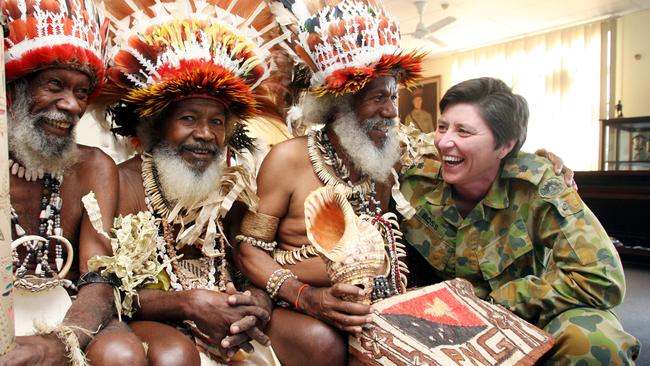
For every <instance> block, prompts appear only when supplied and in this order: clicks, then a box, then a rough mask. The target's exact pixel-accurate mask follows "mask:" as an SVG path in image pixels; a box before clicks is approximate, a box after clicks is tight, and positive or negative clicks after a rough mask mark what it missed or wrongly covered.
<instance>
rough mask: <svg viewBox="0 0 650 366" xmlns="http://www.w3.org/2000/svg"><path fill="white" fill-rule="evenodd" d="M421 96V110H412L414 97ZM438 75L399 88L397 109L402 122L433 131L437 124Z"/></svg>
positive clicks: (423, 130)
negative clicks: (407, 86) (412, 85)
mask: <svg viewBox="0 0 650 366" xmlns="http://www.w3.org/2000/svg"><path fill="white" fill-rule="evenodd" d="M418 96H419V97H421V98H422V103H421V110H422V111H424V112H426V113H422V112H414V109H415V107H414V104H413V103H414V99H415V98H416V97H418ZM440 97H441V95H440V75H438V76H434V77H430V78H427V79H424V80H422V81H421V82H420V83H418V84H417V85H416V86H414V87H412V88H410V89H407V88H405V87H402V88H400V90H399V98H398V99H399V102H398V110H399V117H400V121H401V122H402V123H403V124H409V123H413V124H414V125H415V126H416V127H417V128H419V129H420V130H421V131H422V132H427V133H428V132H433V131H435V130H436V128H437V125H438V117H439V111H438V102H439V100H440Z"/></svg>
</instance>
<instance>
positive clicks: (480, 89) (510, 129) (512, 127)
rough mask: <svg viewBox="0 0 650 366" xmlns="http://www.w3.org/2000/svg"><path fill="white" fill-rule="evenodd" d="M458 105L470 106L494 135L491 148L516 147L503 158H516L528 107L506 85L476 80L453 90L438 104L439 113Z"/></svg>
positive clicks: (523, 131)
mask: <svg viewBox="0 0 650 366" xmlns="http://www.w3.org/2000/svg"><path fill="white" fill-rule="evenodd" d="M458 103H468V104H473V105H475V106H476V107H477V108H478V111H479V113H480V114H481V117H483V119H484V120H485V121H486V122H487V124H488V126H489V127H490V130H491V131H492V134H493V135H494V145H495V146H494V148H495V149H498V148H500V147H501V146H503V145H505V144H506V143H508V142H509V141H512V140H515V141H516V144H515V146H514V147H513V148H512V151H510V153H509V154H508V155H506V158H508V157H511V156H513V155H515V154H516V153H517V152H519V149H521V146H522V145H523V144H524V142H525V141H526V133H527V129H528V103H527V102H526V99H524V97H522V96H521V95H517V94H514V93H513V92H512V89H510V87H509V86H508V85H506V83H504V82H503V81H501V80H499V79H495V78H487V77H485V78H478V79H471V80H467V81H463V82H461V83H459V84H456V85H454V86H452V87H451V88H450V89H449V90H448V91H447V92H446V93H445V95H444V96H443V97H442V99H441V100H440V112H441V113H442V112H444V111H445V109H446V108H447V107H450V106H452V105H454V104H458Z"/></svg>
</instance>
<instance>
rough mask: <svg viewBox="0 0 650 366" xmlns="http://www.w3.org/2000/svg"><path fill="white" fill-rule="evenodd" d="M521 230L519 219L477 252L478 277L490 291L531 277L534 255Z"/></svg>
mask: <svg viewBox="0 0 650 366" xmlns="http://www.w3.org/2000/svg"><path fill="white" fill-rule="evenodd" d="M525 228H526V226H525V223H524V222H523V220H521V219H520V220H518V221H517V222H515V223H513V224H511V225H510V226H509V227H508V230H507V231H506V232H505V233H503V234H502V235H499V236H498V237H497V238H495V239H494V240H492V241H490V242H489V243H488V244H487V245H485V246H484V247H483V248H482V249H481V250H480V252H479V266H480V267H481V273H482V274H483V278H484V279H485V280H487V281H489V282H490V287H492V289H495V288H498V287H500V286H501V285H503V284H504V283H507V282H510V281H512V280H514V279H517V278H521V277H523V276H527V275H530V274H533V273H534V269H535V267H536V263H535V253H534V251H533V243H532V241H531V240H530V237H529V236H528V232H527V231H526V230H525Z"/></svg>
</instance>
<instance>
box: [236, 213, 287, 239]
mask: <svg viewBox="0 0 650 366" xmlns="http://www.w3.org/2000/svg"><path fill="white" fill-rule="evenodd" d="M279 223H280V219H279V218H277V217H275V216H271V215H266V214H263V213H259V212H252V211H248V212H246V215H244V218H243V219H242V222H241V234H242V235H243V236H246V237H251V238H254V239H256V240H261V241H263V242H272V241H273V239H275V234H276V232H277V230H278V224H279Z"/></svg>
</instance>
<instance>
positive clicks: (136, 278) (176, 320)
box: [91, 0, 281, 365]
mask: <svg viewBox="0 0 650 366" xmlns="http://www.w3.org/2000/svg"><path fill="white" fill-rule="evenodd" d="M140 3H141V4H140V5H143V4H147V3H149V5H151V7H149V8H145V7H142V8H141V11H140V10H139V9H131V10H130V11H131V12H132V13H133V14H132V15H130V16H127V17H125V18H124V19H122V20H119V21H118V24H120V29H118V31H117V42H118V47H117V49H118V50H117V52H116V54H115V56H114V57H113V59H112V64H111V67H109V69H108V76H109V82H108V84H107V86H106V92H105V93H104V97H105V98H111V97H115V100H116V101H115V102H114V103H112V105H111V107H110V108H109V114H110V115H111V116H112V119H113V123H114V126H115V128H114V131H115V132H116V133H118V134H121V135H124V136H128V137H130V138H132V139H133V141H134V142H136V145H137V146H138V147H139V150H140V151H141V154H138V155H136V156H135V157H134V158H132V159H130V160H127V161H126V162H124V163H122V164H120V165H119V176H120V197H121V199H120V203H119V206H118V212H119V213H120V214H121V215H129V214H134V215H135V214H137V220H140V222H145V221H147V218H148V217H153V218H154V219H155V220H157V221H158V226H157V227H156V228H155V229H154V230H153V232H151V231H150V228H149V229H147V228H146V225H144V226H143V225H140V224H138V225H137V229H136V230H135V237H141V238H145V237H149V238H153V239H152V240H145V241H142V242H141V243H140V244H137V245H133V246H132V247H126V246H123V247H119V246H116V248H115V251H116V252H115V255H114V256H113V257H101V258H100V257H98V258H93V259H92V260H91V262H92V263H93V265H95V264H97V263H99V264H103V265H104V266H105V267H106V268H109V269H111V270H112V271H113V272H114V273H115V274H116V275H117V277H118V278H119V279H120V280H121V284H122V285H121V287H120V290H121V291H122V292H123V293H124V294H125V298H124V301H123V302H122V303H121V309H120V311H121V312H122V314H124V315H127V316H130V317H131V318H132V321H131V322H130V323H129V324H130V326H131V328H132V329H133V331H134V332H135V334H136V335H137V336H138V337H139V338H140V339H141V341H142V342H144V343H146V344H147V345H148V350H147V358H148V360H149V362H150V363H154V364H164V365H197V364H199V363H201V364H211V363H212V362H216V361H219V362H224V361H226V360H227V359H231V357H235V359H237V360H241V359H242V358H245V359H246V362H249V363H258V364H273V362H274V359H273V355H272V352H271V351H270V348H269V347H265V346H264V345H265V344H268V337H267V336H266V335H265V334H264V333H263V332H262V331H263V330H264V328H265V326H266V323H267V322H268V320H269V319H270V311H271V302H270V300H269V297H268V295H266V294H265V293H264V292H263V291H261V290H258V289H254V288H251V289H250V290H248V289H247V287H246V284H245V283H241V284H239V283H238V286H237V288H238V290H239V291H238V290H237V289H236V288H235V286H233V284H232V282H238V281H236V280H237V278H236V277H237V276H236V273H235V272H234V271H233V270H232V268H231V266H230V264H229V261H228V253H229V249H228V248H229V246H230V244H229V241H230V238H231V237H232V235H231V234H233V233H234V232H233V231H232V229H233V228H235V229H236V228H237V227H238V225H235V224H232V222H234V221H237V217H241V215H242V214H243V213H244V212H245V211H247V210H249V209H250V210H253V209H255V207H256V205H257V196H256V195H255V182H254V179H253V175H254V174H255V164H254V162H253V155H252V154H251V153H252V152H254V150H255V146H254V145H253V141H252V140H251V139H250V138H248V137H247V135H246V130H245V128H244V127H243V126H244V123H245V121H246V120H247V119H248V118H251V117H253V116H258V115H260V114H261V113H260V112H261V110H263V109H264V105H265V93H264V92H263V90H261V87H260V83H261V82H262V81H263V80H265V79H266V78H267V77H268V76H269V73H270V68H269V62H268V59H269V56H270V51H269V48H271V47H272V46H273V45H274V44H275V43H277V42H279V41H281V38H279V39H276V38H274V37H273V36H272V35H268V34H266V33H268V32H270V31H273V32H275V31H276V30H277V27H272V26H269V25H270V24H271V23H270V22H272V21H273V17H271V16H270V13H269V11H268V9H267V8H266V4H265V2H264V1H253V2H250V1H249V2H247V3H246V4H239V5H240V6H237V4H235V3H236V2H230V7H227V8H226V7H223V5H222V4H220V2H218V1H216V2H215V1H212V2H211V3H210V4H208V3H207V2H204V1H189V0H187V1H177V2H175V3H156V4H153V5H152V4H151V3H153V2H148V1H140ZM128 12H129V11H128V9H127V13H128ZM115 14H117V11H115V12H113V15H115ZM116 21H117V19H116ZM256 29H259V30H256ZM271 33H272V32H271ZM127 217H128V219H126V218H123V219H121V224H120V226H119V227H116V229H117V230H118V231H119V230H122V231H121V232H124V230H130V228H131V227H135V226H133V225H132V222H134V221H132V220H136V218H135V217H134V216H127ZM118 240H119V237H118ZM239 282H241V281H239ZM136 294H137V295H136ZM106 348H107V349H111V347H110V345H109V346H108V347H106ZM238 349H243V350H244V351H248V352H239V351H238Z"/></svg>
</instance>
